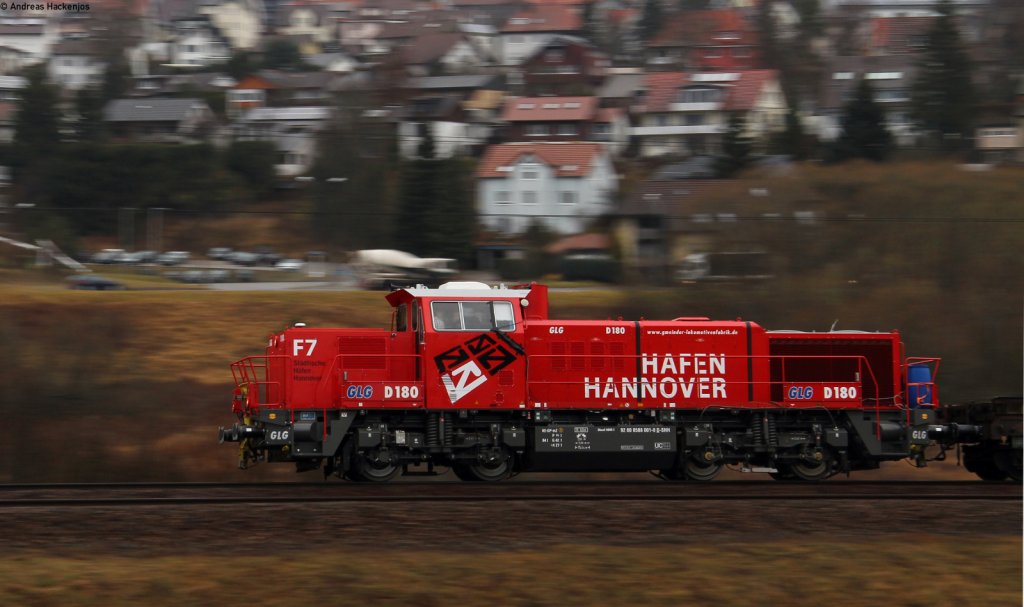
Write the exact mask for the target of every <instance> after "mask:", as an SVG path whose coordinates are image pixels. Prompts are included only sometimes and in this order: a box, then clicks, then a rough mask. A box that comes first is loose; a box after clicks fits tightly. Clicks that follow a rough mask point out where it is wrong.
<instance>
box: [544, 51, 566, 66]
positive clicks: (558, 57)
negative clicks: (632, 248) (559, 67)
mask: <svg viewBox="0 0 1024 607" xmlns="http://www.w3.org/2000/svg"><path fill="white" fill-rule="evenodd" d="M564 60H565V51H564V50H562V49H560V48H552V49H548V50H547V52H545V53H544V61H547V62H548V63H556V62H559V61H564Z"/></svg>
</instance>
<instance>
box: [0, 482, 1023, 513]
mask: <svg viewBox="0 0 1024 607" xmlns="http://www.w3.org/2000/svg"><path fill="white" fill-rule="evenodd" d="M1021 499H1022V487H1021V485H1020V484H1017V483H985V482H974V481H966V482H965V481H913V482H902V481H846V482H823V483H806V482H778V481H764V482H761V481H717V482H711V483H686V482H650V481H600V482H592V481H576V482H566V481H519V482H509V483H502V484H496V485H492V484H477V483H463V482H447V481H433V482H418V481H406V482H397V483H391V484H384V485H362V484H351V483H98V484H8V485H0V508H12V507H13V508H31V507H88V506H138V505H149V506H178V505H205V504H209V505H215V504H273V503H279V504H298V503H318V502H324V503H332V502H509V501H519V502H545V501H547V502H582V501H587V502H596V501H626V500H628V501H648V502H656V501H743V500H747V501H751V500H753V501H764V500H776V501H786V500H802V501H809V500H872V501H878V500H902V501H907V500H911V501H927V500H943V501H960V500H989V501H990V500H999V501H1006V500H1016V501H1021Z"/></svg>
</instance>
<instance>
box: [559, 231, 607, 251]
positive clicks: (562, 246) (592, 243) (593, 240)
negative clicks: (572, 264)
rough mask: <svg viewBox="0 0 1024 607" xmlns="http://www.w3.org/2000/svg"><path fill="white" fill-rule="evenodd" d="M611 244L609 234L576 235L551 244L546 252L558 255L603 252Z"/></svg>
mask: <svg viewBox="0 0 1024 607" xmlns="http://www.w3.org/2000/svg"><path fill="white" fill-rule="evenodd" d="M611 243H612V240H611V238H609V237H608V235H607V234H593V233H588V234H575V235H573V236H566V237H565V238H563V239H561V240H557V241H555V242H553V243H551V244H549V245H548V246H547V247H545V248H544V250H545V251H547V252H548V253H552V254H556V255H557V254H558V253H565V252H566V251H593V250H603V249H607V248H608V247H610V246H611Z"/></svg>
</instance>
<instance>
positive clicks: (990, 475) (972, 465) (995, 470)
mask: <svg viewBox="0 0 1024 607" xmlns="http://www.w3.org/2000/svg"><path fill="white" fill-rule="evenodd" d="M964 468H966V469H967V470H968V471H969V472H973V473H975V474H976V475H978V478H980V479H981V480H983V481H1005V480H1006V477H1007V476H1008V474H1007V473H1006V471H1005V470H1003V469H1001V468H1000V466H999V465H998V463H997V462H996V458H995V454H994V453H993V452H992V451H991V450H987V449H982V448H966V449H964Z"/></svg>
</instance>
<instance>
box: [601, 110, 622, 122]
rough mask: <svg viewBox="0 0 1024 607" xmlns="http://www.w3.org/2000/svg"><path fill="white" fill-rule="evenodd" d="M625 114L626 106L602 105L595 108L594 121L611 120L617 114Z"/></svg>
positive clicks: (616, 116)
mask: <svg viewBox="0 0 1024 607" xmlns="http://www.w3.org/2000/svg"><path fill="white" fill-rule="evenodd" d="M625 114H626V108H621V107H602V108H597V115H596V116H595V117H594V122H611V121H613V120H615V119H616V118H618V117H619V116H624V115H625Z"/></svg>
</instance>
